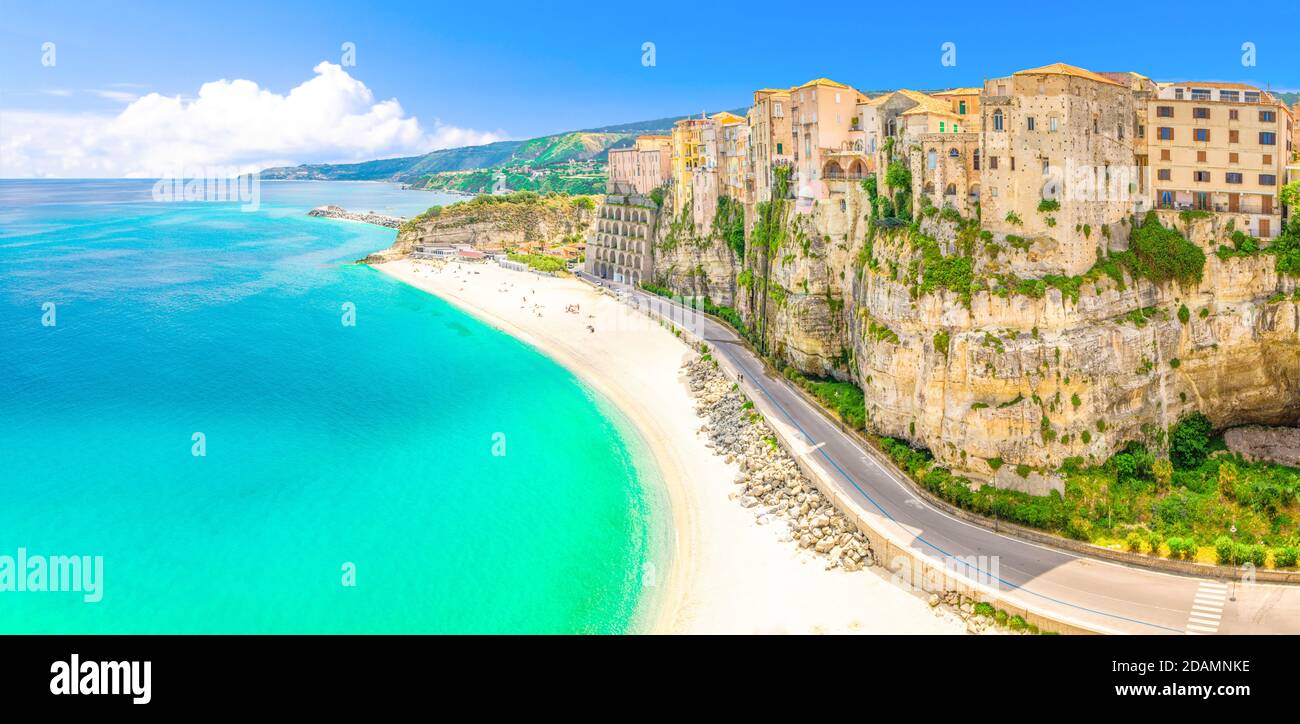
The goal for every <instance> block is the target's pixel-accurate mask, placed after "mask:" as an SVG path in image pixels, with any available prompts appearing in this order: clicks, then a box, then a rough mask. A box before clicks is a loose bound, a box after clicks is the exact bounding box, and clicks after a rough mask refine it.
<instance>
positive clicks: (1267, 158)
mask: <svg viewBox="0 0 1300 724" xmlns="http://www.w3.org/2000/svg"><path fill="white" fill-rule="evenodd" d="M1264 165H1265V166H1272V165H1273V156H1272V154H1268V153H1266V154H1264Z"/></svg>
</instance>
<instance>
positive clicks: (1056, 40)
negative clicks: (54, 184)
mask: <svg viewBox="0 0 1300 724" xmlns="http://www.w3.org/2000/svg"><path fill="white" fill-rule="evenodd" d="M633 5H634V6H635V8H636V9H635V11H633V10H628V9H626V8H628V7H629V6H633ZM890 5H891V6H894V7H897V6H898V5H899V4H897V3H893V4H890ZM1058 5H1059V7H1060V9H1059V10H1057V9H1053V6H1052V5H1051V4H1042V3H1034V4H1026V5H1024V6H1023V9H1020V8H1018V7H1017V4H1016V3H1011V2H1003V3H995V4H988V3H982V4H973V6H974V7H976V8H978V10H976V11H970V10H963V9H962V7H961V5H960V4H951V3H928V4H920V3H917V4H915V5H904V7H902V8H899V9H888V10H887V9H884V8H885V7H886V6H885V4H875V3H871V4H868V3H858V4H856V5H848V4H844V3H814V2H797V3H796V2H790V1H789V0H786V1H785V2H774V3H767V4H765V3H761V2H745V3H736V4H734V5H729V4H728V3H719V2H714V3H700V4H682V3H667V2H663V3H653V2H651V3H635V4H628V3H616V2H611V3H600V4H592V3H582V4H578V3H563V2H548V3H536V2H534V3H518V2H471V3H461V4H452V3H446V2H436V3H434V2H421V3H416V2H391V3H384V2H373V3H372V2H366V3H361V2H355V1H354V2H276V3H253V2H248V3H245V2H219V3H200V2H188V1H186V2H166V3H164V2H129V1H128V2H113V3H102V2H96V3H91V2H60V1H59V0H46V1H45V2H39V3H38V2H15V1H13V0H0V113H3V112H6V111H8V112H13V111H24V112H31V113H56V114H62V115H63V116H64V117H66V116H67V115H68V114H97V115H109V116H111V115H113V114H117V113H120V112H122V110H123V108H124V106H125V105H126V104H127V103H128V102H129V101H130V99H132V98H133V97H135V96H140V95H144V94H147V93H151V92H152V93H158V94H161V95H162V96H168V97H175V96H179V97H181V98H182V99H192V98H193V97H194V96H195V95H196V94H197V92H198V89H199V87H200V85H201V84H203V83H205V82H210V81H216V80H219V79H230V80H234V79H247V80H250V81H253V82H254V83H256V84H257V85H258V87H259V88H261V89H264V90H266V91H270V92H272V93H276V94H286V93H288V92H289V91H290V90H292V89H293V88H295V87H297V86H299V85H300V84H302V83H304V81H307V80H308V79H310V78H312V76H313V70H312V69H313V67H314V66H316V65H317V64H318V63H320V62H321V61H329V62H332V63H339V62H340V59H341V55H342V51H341V49H340V46H341V44H342V43H344V42H352V43H355V44H356V65H355V66H349V67H345V68H344V70H345V71H346V73H347V74H349V76H350V77H351V78H354V79H355V80H357V81H359V82H361V83H363V84H364V85H365V87H366V88H368V89H369V91H370V92H371V93H372V94H373V96H374V99H375V100H376V101H382V100H385V99H395V100H396V101H397V102H398V103H400V106H401V110H402V112H403V114H404V115H403V117H410V118H414V119H415V120H417V121H418V122H419V123H420V124H421V128H422V129H424V130H426V131H427V130H428V129H430V128H432V127H433V125H434V124H435V119H436V122H440V123H441V124H445V125H447V126H450V127H453V128H456V129H465V130H467V131H474V132H479V133H490V134H492V136H493V137H511V138H528V137H532V136H537V135H544V134H548V133H555V132H560V131H566V130H573V129H577V128H586V127H593V126H599V125H605V124H611V123H620V122H627V121H636V120H644V119H648V118H657V117H662V116H668V115H677V114H682V113H691V112H699V111H701V110H716V109H720V108H732V107H737V106H742V105H746V104H747V103H748V102H749V97H750V95H749V94H750V92H751V91H752V90H753V89H755V88H758V87H763V86H786V85H792V84H796V83H801V82H803V81H805V80H808V79H810V78H813V77H818V76H828V77H831V78H834V79H836V80H839V81H842V82H846V83H849V84H852V85H855V86H857V87H859V88H862V89H866V90H872V89H884V88H895V87H914V88H937V87H950V86H965V85H977V84H978V83H979V82H980V80H981V79H982V78H983V77H984V76H996V75H1002V74H1007V73H1010V72H1013V71H1015V70H1018V69H1021V68H1026V67H1032V66H1037V65H1043V64H1046V63H1050V62H1056V61H1064V62H1069V63H1073V64H1076V65H1081V66H1084V67H1088V68H1092V69H1095V70H1137V71H1139V72H1142V73H1145V74H1147V75H1150V76H1152V77H1153V78H1155V79H1157V80H1185V79H1201V80H1234V81H1246V82H1253V83H1256V84H1259V85H1261V86H1263V85H1269V84H1271V85H1272V87H1274V88H1276V89H1281V88H1285V89H1294V88H1296V87H1298V86H1300V77H1298V76H1300V51H1298V50H1297V43H1296V41H1295V39H1294V32H1295V28H1296V27H1297V20H1300V10H1297V9H1296V4H1295V3H1294V2H1289V1H1288V2H1283V3H1273V4H1268V5H1265V6H1250V7H1249V8H1248V7H1247V6H1240V7H1241V11H1240V12H1236V11H1235V7H1236V6H1233V5H1231V4H1224V3H1215V4H1209V3H1205V4H1204V6H1205V8H1206V9H1205V13H1204V17H1206V18H1213V20H1212V21H1211V20H1205V21H1198V20H1194V18H1196V17H1197V16H1198V15H1201V13H1198V12H1197V6H1198V5H1201V4H1200V3H1197V2H1187V1H1184V2H1178V3H1175V4H1173V5H1169V6H1168V10H1166V11H1160V10H1158V9H1156V8H1155V7H1153V6H1152V4H1151V3H1132V2H1128V3H1109V2H1094V3H1089V4H1088V5H1087V6H1086V7H1087V10H1086V11H1075V12H1070V13H1067V12H1064V8H1066V7H1067V6H1072V5H1073V4H1072V3H1059V4H1058ZM910 7H915V8H917V12H916V13H915V14H909V13H908V12H907V10H908V8H910ZM1256 7H1271V8H1275V9H1274V10H1272V12H1273V13H1275V14H1274V15H1271V16H1270V15H1266V14H1264V13H1263V12H1262V11H1260V10H1258V9H1255V8H1256ZM1225 8H1226V9H1225ZM1102 18H1104V19H1105V20H1104V21H1103V20H1102ZM1288 35H1290V36H1291V37H1289V38H1288V37H1287V36H1288ZM794 38H797V40H795V39H794ZM45 42H53V43H55V48H56V52H57V64H56V65H55V66H54V67H45V66H42V65H41V62H40V61H41V58H42V51H41V47H42V44H43V43H45ZM645 42H653V43H654V44H655V46H656V48H655V49H656V64H655V65H654V67H644V66H643V65H642V64H641V58H642V50H641V46H642V44H643V43H645ZM945 42H952V43H954V44H955V45H956V49H957V64H956V65H955V66H953V67H945V66H943V65H942V64H941V63H940V59H941V52H942V51H941V46H942V44H943V43H945ZM1245 42H1252V43H1254V44H1255V46H1256V48H1257V65H1256V66H1255V67H1244V66H1243V65H1242V50H1241V47H1242V44H1243V43H1245ZM2 120H3V119H0V121H2ZM19 120H20V121H21V118H20V119H19ZM19 125H20V127H21V124H19ZM4 132H5V129H4V127H3V126H0V134H3V133H4ZM426 135H427V134H426ZM464 137H466V138H473V137H476V136H464ZM447 138H449V139H457V138H462V137H461V136H455V135H454V134H453V135H451V136H447ZM425 141H428V139H425ZM432 142H434V143H436V142H437V141H432ZM396 147H401V143H397V144H396ZM354 150H355V149H354ZM361 150H369V147H368V148H366V149H361ZM289 151H291V152H293V153H295V154H299V155H301V154H303V153H307V154H308V155H311V154H310V153H309V152H308V151H304V150H303V149H298V148H289V149H286V152H289ZM320 151H321V153H323V154H325V155H328V154H329V153H330V150H329V149H328V148H322V149H320ZM268 153H269V151H268ZM343 155H345V156H349V157H350V156H351V155H354V154H352V153H345V154H343ZM390 155H391V154H390ZM293 160H322V159H319V158H303V159H293ZM0 161H2V160H0Z"/></svg>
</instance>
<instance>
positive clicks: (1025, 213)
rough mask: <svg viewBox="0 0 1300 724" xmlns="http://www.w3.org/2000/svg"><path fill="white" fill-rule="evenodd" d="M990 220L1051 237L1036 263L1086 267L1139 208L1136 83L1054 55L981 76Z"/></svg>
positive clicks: (985, 203)
mask: <svg viewBox="0 0 1300 724" xmlns="http://www.w3.org/2000/svg"><path fill="white" fill-rule="evenodd" d="M980 114H981V121H980V122H981V131H980V135H981V138H982V142H981V144H980V148H981V154H980V155H981V158H980V177H981V182H980V184H981V192H980V197H979V198H980V205H981V207H982V221H983V226H984V228H986V229H988V230H990V231H993V232H1001V233H1004V234H1015V235H1017V236H1022V237H1031V238H1032V237H1035V236H1041V237H1050V239H1051V243H1050V244H1045V245H1044V246H1043V253H1041V254H1039V255H1038V260H1037V261H1036V264H1037V268H1036V269H1035V270H1034V271H1037V272H1042V273H1057V274H1067V275H1073V274H1081V273H1083V272H1084V271H1087V270H1088V269H1089V268H1091V267H1092V265H1093V264H1094V263H1095V262H1096V258H1097V248H1098V247H1099V246H1101V245H1103V244H1105V243H1106V242H1104V241H1102V238H1103V236H1109V237H1110V238H1119V239H1122V240H1127V233H1128V232H1127V229H1126V227H1125V226H1124V223H1123V222H1126V221H1127V219H1128V218H1129V216H1130V215H1131V214H1133V213H1134V212H1135V210H1136V206H1135V203H1136V201H1137V199H1136V196H1135V194H1136V191H1135V189H1136V177H1137V170H1136V167H1137V155H1138V151H1139V147H1140V145H1141V141H1140V140H1139V139H1136V136H1137V133H1138V128H1137V126H1138V125H1139V124H1138V119H1137V114H1136V111H1135V100H1134V94H1133V92H1132V91H1131V90H1130V88H1129V87H1128V86H1127V85H1125V84H1123V83H1120V82H1117V81H1114V80H1111V79H1110V78H1107V77H1105V76H1102V75H1100V74H1098V73H1093V72H1092V71H1088V70H1084V69H1082V68H1076V67H1074V66H1071V65H1066V64H1064V63H1056V64H1053V65H1048V66H1044V67H1042V68H1034V69H1030V70H1022V71H1019V72H1017V73H1015V74H1014V75H1011V76H1009V77H1006V78H995V79H992V80H988V81H985V84H984V94H983V95H982V96H981V98H980Z"/></svg>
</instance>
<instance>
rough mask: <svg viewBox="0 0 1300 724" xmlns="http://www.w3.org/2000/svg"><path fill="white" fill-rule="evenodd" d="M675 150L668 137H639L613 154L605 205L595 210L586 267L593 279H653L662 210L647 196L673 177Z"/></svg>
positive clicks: (639, 281) (610, 159)
mask: <svg viewBox="0 0 1300 724" xmlns="http://www.w3.org/2000/svg"><path fill="white" fill-rule="evenodd" d="M671 148H672V139H671V137H669V136H639V137H637V139H636V142H635V144H634V145H633V146H632V147H631V148H624V149H618V150H612V151H610V152H609V177H608V179H607V180H606V182H605V191H606V194H605V199H604V201H602V202H601V204H600V208H598V209H597V210H596V221H595V224H594V227H593V229H592V231H591V233H590V238H588V240H587V256H586V259H585V260H584V262H583V269H584V270H585V271H586V272H587V273H588V274H592V275H594V276H597V277H600V278H601V279H609V280H611V281H614V282H618V283H621V284H639V283H641V282H642V281H644V280H646V279H649V278H650V274H651V270H652V268H653V263H654V262H653V258H652V256H653V255H652V251H651V239H652V238H653V236H654V229H655V225H656V224H657V223H658V219H659V207H658V206H657V205H656V204H655V202H654V201H652V200H651V199H650V198H649V196H648V195H649V193H650V192H651V191H653V190H654V189H656V188H659V187H662V186H664V185H665V184H667V183H668V182H669V179H670V178H671V176H672V166H671V161H672V159H671Z"/></svg>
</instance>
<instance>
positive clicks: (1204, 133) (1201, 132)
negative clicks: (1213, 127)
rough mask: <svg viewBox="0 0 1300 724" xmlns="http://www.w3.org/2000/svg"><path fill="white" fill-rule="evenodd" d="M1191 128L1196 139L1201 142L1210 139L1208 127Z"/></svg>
mask: <svg viewBox="0 0 1300 724" xmlns="http://www.w3.org/2000/svg"><path fill="white" fill-rule="evenodd" d="M1193 130H1195V131H1196V140H1197V141H1201V142H1209V140H1210V129H1208V128H1196V129H1193Z"/></svg>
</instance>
